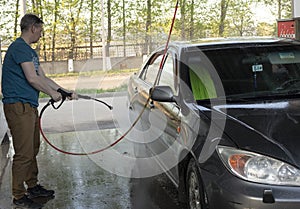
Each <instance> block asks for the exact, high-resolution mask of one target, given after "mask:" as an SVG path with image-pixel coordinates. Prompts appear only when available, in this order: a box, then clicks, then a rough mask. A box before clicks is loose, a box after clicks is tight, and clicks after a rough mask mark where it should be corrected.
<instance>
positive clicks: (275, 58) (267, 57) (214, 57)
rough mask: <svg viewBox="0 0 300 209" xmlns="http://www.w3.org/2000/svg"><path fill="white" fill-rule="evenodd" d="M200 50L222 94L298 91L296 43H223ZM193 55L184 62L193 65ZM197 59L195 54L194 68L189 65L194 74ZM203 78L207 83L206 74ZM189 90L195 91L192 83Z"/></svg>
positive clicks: (299, 57) (299, 71)
mask: <svg viewBox="0 0 300 209" xmlns="http://www.w3.org/2000/svg"><path fill="white" fill-rule="evenodd" d="M237 46H238V47H237ZM202 52H203V53H204V54H205V56H206V57H207V58H208V60H210V62H211V63H212V65H213V66H214V69H215V70H216V71H217V74H218V76H219V77H220V79H221V82H222V85H223V88H224V91H225V94H226V97H232V98H243V97H244V98H247V97H249V98H250V97H263V96H277V95H281V96H282V95H284V94H286V95H289V94H291V93H299V92H300V45H292V44H279V43H276V44H251V45H249V44H248V45H242V44H241V45H234V46H233V45H227V46H226V45H223V47H219V48H217V49H216V48H212V47H211V48H209V49H205V50H203V49H202ZM202 52H201V53H202ZM195 56H196V53H195V52H193V53H191V54H190V55H189V56H188V57H190V58H189V60H191V61H189V60H188V61H187V62H188V66H195V58H196V57H195ZM198 56H199V55H198ZM191 57H193V58H191ZM199 60H201V59H199V58H198V61H197V62H198V64H197V66H198V67H197V68H198V69H195V68H194V69H193V71H194V72H196V74H198V75H199V73H197V72H199V71H203V70H199V66H201V65H202V66H203V63H201V61H199ZM202 60H203V59H202ZM189 62H190V63H189ZM190 69H191V67H190ZM201 74H203V73H201ZM190 77H191V85H192V87H193V84H192V83H193V78H192V77H193V76H192V75H191V74H190ZM199 77H201V75H200V76H199ZM204 80H205V82H206V83H208V82H207V80H208V79H207V76H206V78H205V79H204ZM212 80H214V79H213V78H212ZM214 82H216V81H214ZM198 89H200V88H198ZM211 89H212V87H211V85H206V92H208V94H207V95H206V97H207V98H203V99H208V98H209V97H210V96H209V91H211ZM192 90H193V94H194V95H197V91H198V90H197V88H195V87H193V88H192ZM198 93H199V92H198ZM210 95H212V96H211V97H212V98H213V97H216V96H215V95H216V94H215V93H213V94H210ZM196 99H197V98H196ZM197 100H199V99H197Z"/></svg>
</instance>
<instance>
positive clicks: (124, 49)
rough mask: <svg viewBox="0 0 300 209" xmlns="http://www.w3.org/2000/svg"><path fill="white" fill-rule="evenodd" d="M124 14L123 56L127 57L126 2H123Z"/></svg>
mask: <svg viewBox="0 0 300 209" xmlns="http://www.w3.org/2000/svg"><path fill="white" fill-rule="evenodd" d="M122 2H123V5H122V7H123V8H122V12H123V55H124V57H126V17H125V0H123V1H122Z"/></svg>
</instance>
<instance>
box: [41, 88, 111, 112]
mask: <svg viewBox="0 0 300 209" xmlns="http://www.w3.org/2000/svg"><path fill="white" fill-rule="evenodd" d="M57 92H59V93H61V95H62V100H61V102H60V104H59V105H58V106H55V105H54V103H55V101H54V100H53V99H50V100H49V102H48V105H46V106H45V108H47V106H49V105H50V104H51V105H52V107H53V108H54V109H56V110H57V109H59V108H60V106H61V105H62V104H63V103H64V101H65V100H66V98H67V97H72V93H71V92H66V91H64V90H63V89H61V88H59V89H58V90H57ZM77 96H78V98H81V99H91V100H94V101H97V102H100V103H102V104H104V105H105V106H106V107H108V108H109V109H110V110H112V109H113V107H112V106H111V105H109V104H107V103H106V102H104V101H102V100H99V99H96V98H93V97H90V96H87V95H82V94H77Z"/></svg>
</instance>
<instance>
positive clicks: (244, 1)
mask: <svg viewBox="0 0 300 209" xmlns="http://www.w3.org/2000/svg"><path fill="white" fill-rule="evenodd" d="M251 4H252V1H251V0H236V1H234V2H231V5H230V8H229V12H230V15H229V17H228V22H230V25H229V31H235V33H231V34H230V32H229V35H230V36H231V35H233V36H244V35H253V31H254V22H253V20H252V17H253V13H252V12H251V9H250V6H251ZM231 29H233V30H231Z"/></svg>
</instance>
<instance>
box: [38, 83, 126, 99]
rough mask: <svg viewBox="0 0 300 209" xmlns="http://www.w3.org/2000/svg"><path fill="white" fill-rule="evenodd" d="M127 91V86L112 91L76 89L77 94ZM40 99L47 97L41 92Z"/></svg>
mask: <svg viewBox="0 0 300 209" xmlns="http://www.w3.org/2000/svg"><path fill="white" fill-rule="evenodd" d="M126 90H127V84H123V85H121V86H119V87H116V88H112V89H76V93H78V94H102V93H107V92H121V91H126ZM40 98H49V96H48V95H47V94H45V93H43V92H40Z"/></svg>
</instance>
